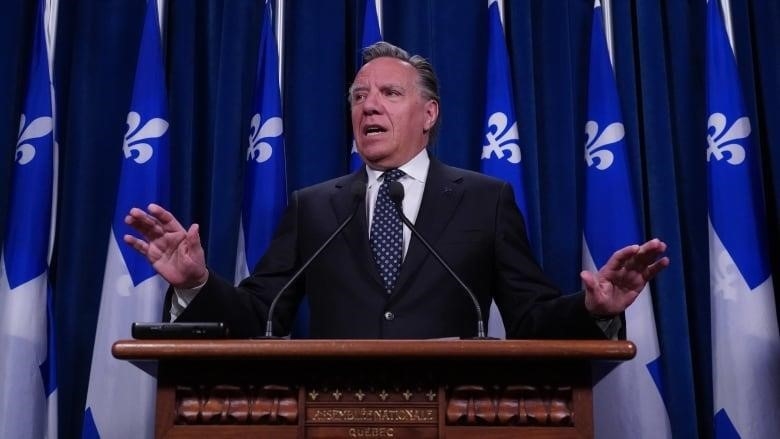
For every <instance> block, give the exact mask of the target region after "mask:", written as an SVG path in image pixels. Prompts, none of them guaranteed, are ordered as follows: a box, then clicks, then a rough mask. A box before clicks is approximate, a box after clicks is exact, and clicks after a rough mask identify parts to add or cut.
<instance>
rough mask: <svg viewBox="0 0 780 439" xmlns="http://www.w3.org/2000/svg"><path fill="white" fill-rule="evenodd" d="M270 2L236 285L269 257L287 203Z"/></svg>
mask: <svg viewBox="0 0 780 439" xmlns="http://www.w3.org/2000/svg"><path fill="white" fill-rule="evenodd" d="M272 21H273V14H272V10H271V2H270V1H268V2H266V6H265V13H264V16H263V25H262V31H261V35H260V49H259V55H258V61H257V79H256V82H255V97H254V103H253V110H252V116H251V119H250V128H249V146H248V148H247V153H246V168H245V173H244V198H243V207H242V213H241V225H240V229H239V237H238V251H237V256H236V275H235V281H236V282H238V281H240V280H242V279H244V278H245V277H247V276H248V275H249V270H250V268H251V267H253V266H254V264H256V263H257V262H258V261H259V260H260V258H261V257H262V256H263V254H264V253H265V251H266V249H267V248H268V245H269V244H270V242H271V237H272V236H273V233H274V231H275V230H276V225H277V223H278V222H279V218H280V216H281V214H282V210H283V209H284V207H285V205H286V204H287V186H286V174H285V151H284V136H283V132H284V129H283V124H282V104H281V102H282V101H281V96H280V91H279V52H278V50H277V46H276V39H275V38H274V32H273V27H272Z"/></svg>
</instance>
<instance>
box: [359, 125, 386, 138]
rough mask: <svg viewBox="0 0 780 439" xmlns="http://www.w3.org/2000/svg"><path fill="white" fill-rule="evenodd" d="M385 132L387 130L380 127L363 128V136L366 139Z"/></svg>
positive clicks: (368, 126) (369, 126)
mask: <svg viewBox="0 0 780 439" xmlns="http://www.w3.org/2000/svg"><path fill="white" fill-rule="evenodd" d="M385 132H387V128H385V127H383V126H380V125H366V126H364V127H363V134H364V135H365V136H366V137H371V136H376V135H379V134H382V133H385Z"/></svg>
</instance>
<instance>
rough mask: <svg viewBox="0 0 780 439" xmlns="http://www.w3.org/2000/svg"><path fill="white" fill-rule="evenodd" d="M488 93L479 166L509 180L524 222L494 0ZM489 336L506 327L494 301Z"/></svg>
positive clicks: (525, 215)
mask: <svg viewBox="0 0 780 439" xmlns="http://www.w3.org/2000/svg"><path fill="white" fill-rule="evenodd" d="M487 79H488V81H487V93H486V103H485V138H484V139H483V142H484V143H485V144H484V145H482V155H481V158H482V160H481V167H482V172H483V173H484V174H487V175H492V176H494V177H497V178H500V179H501V180H504V181H507V182H509V184H511V185H512V189H513V190H514V193H515V201H516V202H517V207H518V208H519V209H520V212H522V214H523V218H525V220H526V222H527V221H528V219H529V218H530V217H529V216H528V208H527V204H526V201H525V190H524V189H523V163H522V153H521V151H520V135H519V133H518V130H517V117H515V108H514V104H513V103H512V80H511V75H510V70H509V55H508V51H507V47H506V41H505V40H504V28H503V26H502V25H501V15H500V11H499V9H498V1H497V0H489V1H488V57H487ZM488 336H490V337H496V338H505V337H506V330H505V329H504V323H503V321H502V320H501V316H500V314H499V312H498V308H497V307H496V304H495V302H492V303H491V305H490V317H489V318H488Z"/></svg>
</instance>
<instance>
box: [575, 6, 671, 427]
mask: <svg viewBox="0 0 780 439" xmlns="http://www.w3.org/2000/svg"><path fill="white" fill-rule="evenodd" d="M592 26H593V27H592V32H591V46H590V72H589V76H588V122H587V123H586V124H585V137H586V139H585V149H584V158H585V166H586V168H585V203H584V205H585V212H584V223H585V226H584V227H585V230H584V239H583V241H584V242H583V257H582V260H583V269H585V270H590V271H596V270H597V267H601V266H603V265H604V264H605V263H606V262H607V260H608V259H609V257H610V256H611V255H612V254H613V253H614V252H615V251H617V250H619V249H621V248H623V247H625V246H627V245H631V244H635V243H637V242H641V241H642V240H643V239H642V237H643V235H642V232H641V227H640V214H639V208H638V205H639V203H638V201H637V198H636V192H635V190H634V184H633V183H632V178H631V171H630V168H629V157H628V145H627V143H626V139H625V130H624V127H623V116H622V114H621V111H620V100H619V98H618V92H617V84H616V82H615V74H614V71H613V69H612V63H611V61H610V56H609V51H608V48H607V40H606V36H605V33H604V16H603V12H602V7H601V2H600V1H599V0H596V1H595V3H594V9H593V25H592ZM616 212H619V213H620V214H619V215H616ZM625 321H626V336H627V338H628V339H629V340H631V341H633V342H634V344H636V347H637V356H636V357H635V358H634V359H632V360H630V361H626V362H624V363H620V364H618V365H617V366H616V367H614V365H607V364H603V363H601V364H597V365H596V366H595V367H594V372H595V375H596V381H595V386H594V388H593V404H594V406H593V412H594V413H595V416H594V421H595V423H594V432H595V436H596V437H604V438H628V437H652V438H669V437H671V426H670V423H669V416H668V413H667V411H666V407H665V405H664V401H663V398H662V396H663V393H662V390H663V387H662V385H661V376H660V371H659V358H660V350H659V346H658V335H657V332H656V326H655V318H654V315H653V302H652V296H651V292H650V288H649V286H646V287H645V289H644V290H643V291H642V292H641V293H640V294H639V297H638V298H637V299H636V301H635V302H634V303H633V304H632V305H631V306H630V307H629V308H628V309H627V310H626V311H625ZM613 367H614V368H613ZM610 369H611V370H610Z"/></svg>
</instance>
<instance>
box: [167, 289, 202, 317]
mask: <svg viewBox="0 0 780 439" xmlns="http://www.w3.org/2000/svg"><path fill="white" fill-rule="evenodd" d="M205 285H206V282H203V283H202V284H200V285H198V286H196V287H194V288H176V287H174V288H173V297H172V298H171V322H173V321H175V320H176V319H178V318H179V316H180V315H181V313H183V312H184V309H185V308H187V306H188V305H189V304H190V303H191V302H192V301H193V300H194V299H195V296H197V295H198V293H199V292H200V290H202V289H203V287H204V286H205Z"/></svg>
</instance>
